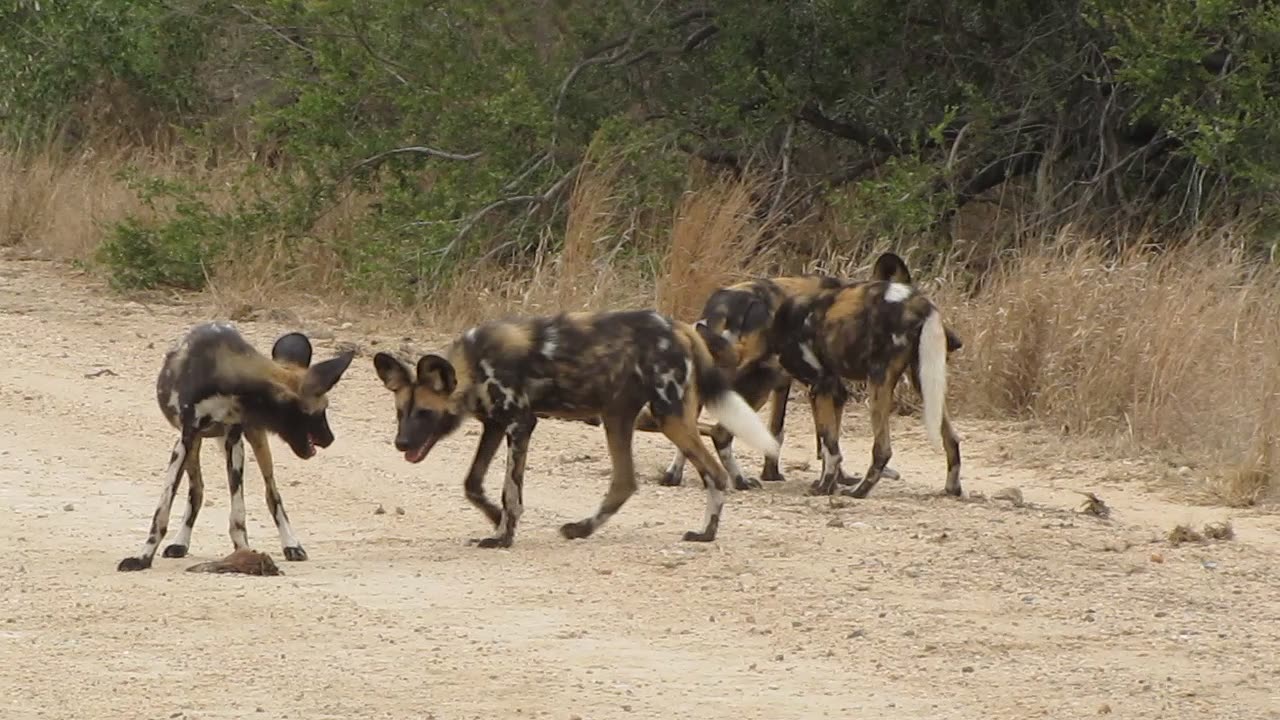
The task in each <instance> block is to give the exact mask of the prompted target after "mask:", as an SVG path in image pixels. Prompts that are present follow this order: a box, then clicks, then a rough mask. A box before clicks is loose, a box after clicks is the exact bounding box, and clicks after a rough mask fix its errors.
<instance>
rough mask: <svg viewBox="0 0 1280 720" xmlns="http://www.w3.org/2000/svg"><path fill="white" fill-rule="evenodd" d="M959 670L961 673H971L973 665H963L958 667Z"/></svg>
mask: <svg viewBox="0 0 1280 720" xmlns="http://www.w3.org/2000/svg"><path fill="white" fill-rule="evenodd" d="M960 672H962V673H966V674H967V673H971V672H973V666H972V665H965V666H964V667H962V668H960Z"/></svg>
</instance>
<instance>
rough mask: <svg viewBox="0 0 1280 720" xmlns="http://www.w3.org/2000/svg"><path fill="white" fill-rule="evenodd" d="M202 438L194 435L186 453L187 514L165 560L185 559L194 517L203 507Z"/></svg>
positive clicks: (166, 549) (193, 525)
mask: <svg viewBox="0 0 1280 720" xmlns="http://www.w3.org/2000/svg"><path fill="white" fill-rule="evenodd" d="M202 442H203V438H201V437H200V436H199V435H196V437H195V439H194V440H192V441H191V452H189V453H187V461H186V472H187V512H186V514H185V515H183V516H182V527H180V528H178V537H176V538H174V540H173V543H171V544H170V545H168V546H167V547H165V549H164V553H163V554H164V556H165V557H167V558H180V557H186V556H187V551H188V550H190V548H191V531H192V529H193V528H195V526H196V517H197V516H199V515H200V508H201V507H202V506H203V505H204V474H203V473H202V472H201V470H200V445H201V443H202Z"/></svg>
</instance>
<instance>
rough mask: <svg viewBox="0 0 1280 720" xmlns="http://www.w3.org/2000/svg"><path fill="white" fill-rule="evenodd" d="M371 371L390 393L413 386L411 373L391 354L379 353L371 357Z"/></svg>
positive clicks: (406, 366) (407, 367)
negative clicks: (374, 371)
mask: <svg viewBox="0 0 1280 720" xmlns="http://www.w3.org/2000/svg"><path fill="white" fill-rule="evenodd" d="M373 369H374V370H376V371H377V372H378V379H379V380H381V381H382V384H383V385H385V386H386V388H387V389H388V390H390V391H392V392H395V391H396V390H399V389H401V388H406V387H409V386H410V385H412V384H413V371H411V370H410V369H409V366H408V365H405V364H404V363H402V362H400V360H399V359H397V358H396V357H395V356H394V355H392V354H391V353H386V352H380V353H378V354H377V355H374V356H373Z"/></svg>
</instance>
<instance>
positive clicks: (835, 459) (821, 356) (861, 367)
mask: <svg viewBox="0 0 1280 720" xmlns="http://www.w3.org/2000/svg"><path fill="white" fill-rule="evenodd" d="M904 269H905V268H904ZM948 335H949V333H948V331H947V329H946V327H945V326H944V324H943V321H942V314H941V312H940V311H939V310H938V308H937V307H935V306H934V304H933V303H932V302H931V301H930V300H929V299H928V298H927V297H925V296H924V295H923V294H921V293H920V292H919V291H917V290H916V289H915V288H913V287H912V286H910V285H907V284H904V283H899V282H891V281H888V282H887V281H884V280H873V281H869V282H855V283H847V284H845V285H844V286H842V287H839V288H835V289H824V290H820V291H818V292H816V293H813V294H811V295H806V296H802V297H796V298H790V299H788V300H786V301H784V302H783V304H782V306H781V307H780V308H779V309H778V312H777V313H776V316H775V319H774V324H773V332H772V341H773V342H774V343H775V346H776V347H778V348H780V353H779V360H780V361H781V363H782V366H783V367H784V368H785V369H786V370H787V372H789V373H791V375H792V376H794V377H795V378H796V379H797V380H799V381H800V382H803V383H805V384H806V385H808V386H809V387H810V392H811V393H812V397H813V407H814V424H815V426H816V427H817V430H818V434H819V436H820V438H821V443H822V446H821V451H822V475H821V476H820V477H819V479H818V480H817V481H816V482H815V483H814V485H813V488H812V491H813V492H814V493H815V494H831V493H834V492H835V490H836V487H837V485H839V484H841V480H842V478H843V472H842V470H841V468H840V464H841V455H840V446H839V439H840V417H841V414H842V412H843V408H844V404H845V402H846V401H847V400H848V391H847V390H846V389H845V386H844V383H843V381H844V380H852V381H863V382H866V383H867V386H868V388H869V390H870V395H871V426H872V429H873V432H874V436H875V439H874V446H873V449H872V457H871V465H870V467H869V468H868V470H867V473H866V475H865V476H864V477H863V479H862V481H861V482H860V483H858V484H857V487H856V488H855V489H854V490H853V491H852V493H851V494H852V495H853V496H854V497H865V496H866V495H867V493H868V492H870V491H871V488H873V487H875V485H876V483H877V482H879V481H880V478H881V477H882V475H884V474H885V473H884V470H885V466H886V465H887V464H888V462H889V459H890V457H891V456H892V454H893V453H892V449H891V447H890V443H889V417H890V411H891V410H892V407H893V390H894V388H895V387H896V386H897V383H898V380H899V379H900V378H901V377H902V375H903V374H905V373H908V372H909V373H910V376H911V378H912V385H913V386H914V387H915V388H916V389H917V390H918V391H919V392H920V394H921V396H922V399H923V404H924V410H923V419H924V426H925V430H926V432H927V433H928V436H929V439H930V441H931V442H932V443H933V444H934V445H935V446H936V447H940V448H942V449H944V450H945V452H946V456H947V482H946V491H947V493H949V494H951V495H959V494H960V443H959V440H958V438H957V437H956V435H955V432H954V431H953V430H952V427H951V423H950V420H949V419H948V418H947V410H946V389H947V351H948V346H949V345H952V344H953V343H951V342H949V339H948ZM954 344H955V345H956V346H957V347H958V346H959V338H955V343H954Z"/></svg>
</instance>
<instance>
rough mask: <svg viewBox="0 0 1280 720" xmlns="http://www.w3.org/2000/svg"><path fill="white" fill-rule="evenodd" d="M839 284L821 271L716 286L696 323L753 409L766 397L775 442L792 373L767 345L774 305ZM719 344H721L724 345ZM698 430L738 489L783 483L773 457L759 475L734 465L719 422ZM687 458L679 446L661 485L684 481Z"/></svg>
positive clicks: (645, 419)
mask: <svg viewBox="0 0 1280 720" xmlns="http://www.w3.org/2000/svg"><path fill="white" fill-rule="evenodd" d="M839 286H840V281H839V280H837V279H836V278H833V277H828V276H825V275H797V276H787V277H775V278H758V279H755V280H748V281H745V282H740V283H736V284H734V285H729V286H727V287H723V288H720V289H719V290H716V291H715V292H713V293H712V294H711V296H710V297H708V298H707V301H706V303H705V304H704V305H703V308H702V316H701V317H700V318H699V319H698V321H697V322H696V323H694V327H695V328H696V329H697V330H698V332H699V333H700V334H701V335H702V336H703V339H704V340H705V341H707V342H708V343H709V344H712V343H716V342H717V341H720V340H722V341H723V342H724V343H727V344H728V346H727V348H724V349H722V350H720V351H719V352H714V354H715V356H716V359H717V362H718V364H719V365H720V366H721V367H722V368H723V369H725V370H726V372H728V373H729V374H730V375H731V376H732V377H733V389H734V391H735V392H737V393H738V394H739V395H741V396H742V397H743V398H744V399H745V400H746V401H747V403H748V404H749V405H750V406H751V407H752V409H753V410H757V411H758V410H759V409H760V408H761V407H763V406H764V403H765V401H766V400H769V401H770V408H769V432H770V433H771V434H772V435H773V436H774V438H775V439H776V440H777V441H778V443H779V445H781V443H782V438H783V423H784V421H785V420H786V415H787V400H788V398H789V397H790V394H791V377H790V376H789V375H787V373H786V372H785V371H784V370H783V369H782V366H781V365H779V364H778V360H777V350H776V348H773V347H771V346H770V344H769V331H770V328H771V326H772V323H773V315H774V312H775V311H776V310H777V308H778V305H779V304H780V303H781V302H782V301H783V300H785V299H786V298H788V297H792V296H794V295H798V294H806V293H812V292H816V291H818V290H820V289H823V288H835V287H839ZM720 347H724V345H723V343H722V344H721V345H720ZM637 427H638V429H641V430H646V431H653V430H655V429H656V425H655V423H654V422H653V419H652V418H651V417H649V416H648V415H647V414H646V413H643V412H642V413H641V416H640V418H639V420H638V421H637ZM699 431H700V432H701V433H702V434H703V435H707V436H709V437H710V438H711V442H712V444H713V445H714V446H715V449H716V453H717V455H719V457H720V463H721V464H722V465H723V466H724V468H725V470H726V471H727V472H728V473H729V477H730V478H731V479H732V480H733V486H734V487H735V488H737V489H739V490H749V489H752V488H759V487H761V485H760V482H761V481H764V482H781V481H782V480H784V479H785V478H783V476H782V473H781V472H780V471H779V469H778V460H777V458H765V461H764V467H763V468H761V471H760V479H759V480H756V479H755V478H748V477H746V475H745V474H744V473H743V472H742V469H741V468H740V467H738V462H737V460H736V459H735V458H734V455H733V434H732V433H730V432H728V430H727V429H726V428H724V427H723V426H722V425H719V424H716V425H714V426H708V425H705V424H702V423H699ZM684 466H685V456H684V453H682V452H680V451H679V450H677V451H676V453H675V456H674V457H672V459H671V464H670V465H668V467H667V470H666V472H665V473H664V474H663V476H662V479H661V480H659V481H658V483H659V484H660V485H669V486H671V485H679V484H680V483H681V482H682V481H683V479H684Z"/></svg>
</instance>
